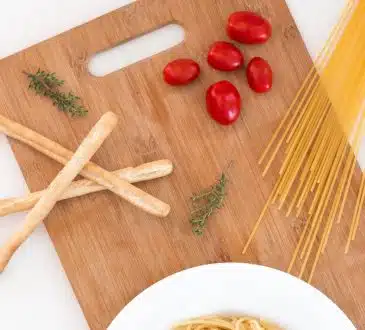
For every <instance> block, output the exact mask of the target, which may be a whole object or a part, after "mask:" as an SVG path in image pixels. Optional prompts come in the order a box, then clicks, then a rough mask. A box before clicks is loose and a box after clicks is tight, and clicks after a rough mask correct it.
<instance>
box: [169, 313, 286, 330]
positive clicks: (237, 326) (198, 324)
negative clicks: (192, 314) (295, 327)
mask: <svg viewBox="0 0 365 330" xmlns="http://www.w3.org/2000/svg"><path fill="white" fill-rule="evenodd" d="M172 330H284V329H282V328H279V327H278V326H276V325H273V324H271V323H268V322H266V321H262V320H259V319H257V318H253V317H248V316H208V317H200V318H195V319H191V320H188V321H185V322H182V323H178V324H176V325H175V326H174V327H173V328H172Z"/></svg>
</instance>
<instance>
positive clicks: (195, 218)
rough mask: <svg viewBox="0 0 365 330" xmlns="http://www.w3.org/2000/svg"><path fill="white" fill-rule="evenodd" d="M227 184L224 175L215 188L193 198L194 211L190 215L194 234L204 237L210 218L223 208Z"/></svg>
mask: <svg viewBox="0 0 365 330" xmlns="http://www.w3.org/2000/svg"><path fill="white" fill-rule="evenodd" d="M226 184H227V178H226V175H225V174H224V173H222V175H221V177H220V179H219V180H218V182H217V183H216V184H215V185H214V186H212V187H211V188H210V189H208V190H206V191H204V192H202V193H200V194H198V195H194V196H193V197H192V198H191V200H192V206H193V211H192V212H191V215H190V223H191V225H192V227H193V228H192V229H193V233H194V234H196V235H198V236H201V235H203V233H204V229H205V227H206V225H207V220H208V218H209V217H210V216H211V215H212V214H213V213H214V211H216V210H217V209H220V208H221V207H222V206H223V202H224V198H225V196H226Z"/></svg>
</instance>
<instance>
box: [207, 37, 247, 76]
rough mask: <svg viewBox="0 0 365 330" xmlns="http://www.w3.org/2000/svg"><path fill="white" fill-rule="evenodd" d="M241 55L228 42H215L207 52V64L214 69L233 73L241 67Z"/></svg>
mask: <svg viewBox="0 0 365 330" xmlns="http://www.w3.org/2000/svg"><path fill="white" fill-rule="evenodd" d="M243 62H244V59H243V54H242V53H241V51H240V50H239V48H237V47H236V46H235V45H233V44H232V43H230V42H225V41H217V42H215V43H214V44H213V45H212V46H211V47H210V50H209V53H208V63H209V64H210V66H212V67H213V68H214V69H217V70H221V71H233V70H236V69H239V68H240V67H242V66H243Z"/></svg>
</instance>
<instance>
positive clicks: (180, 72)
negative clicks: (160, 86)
mask: <svg viewBox="0 0 365 330" xmlns="http://www.w3.org/2000/svg"><path fill="white" fill-rule="evenodd" d="M199 74H200V67H199V64H198V63H196V62H195V61H193V60H190V59H178V60H175V61H172V62H170V63H169V64H167V65H166V66H165V69H164V70H163V76H164V79H165V81H166V82H167V83H168V84H169V85H174V86H176V85H186V84H189V83H190V82H192V81H193V80H195V79H196V78H197V77H198V76H199Z"/></svg>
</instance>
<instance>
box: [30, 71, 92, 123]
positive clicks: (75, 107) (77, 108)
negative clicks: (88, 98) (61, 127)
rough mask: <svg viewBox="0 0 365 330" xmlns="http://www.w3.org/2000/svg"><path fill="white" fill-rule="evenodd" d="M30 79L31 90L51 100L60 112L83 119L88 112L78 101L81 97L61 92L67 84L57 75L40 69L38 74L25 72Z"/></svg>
mask: <svg viewBox="0 0 365 330" xmlns="http://www.w3.org/2000/svg"><path fill="white" fill-rule="evenodd" d="M24 73H25V74H26V75H27V77H28V78H29V80H30V82H29V89H32V90H34V91H35V93H36V94H37V95H43V96H46V97H48V98H50V99H51V100H52V102H53V105H55V106H56V107H57V108H58V109H59V110H61V111H63V112H67V113H69V114H70V115H71V116H72V117H83V116H85V115H86V114H87V113H88V111H87V110H86V109H85V108H84V107H83V106H82V105H80V104H78V101H79V100H80V97H78V96H76V95H75V94H73V93H72V92H68V93H65V92H62V91H60V90H59V88H60V87H62V86H63V85H64V83H65V81H64V80H61V79H58V78H57V76H56V73H54V72H46V71H43V70H40V69H38V71H37V72H36V73H34V74H33V73H28V72H24Z"/></svg>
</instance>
